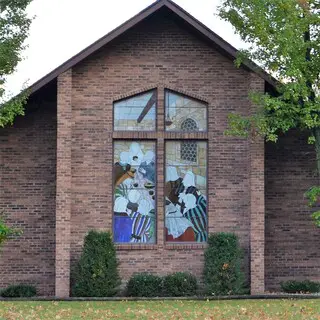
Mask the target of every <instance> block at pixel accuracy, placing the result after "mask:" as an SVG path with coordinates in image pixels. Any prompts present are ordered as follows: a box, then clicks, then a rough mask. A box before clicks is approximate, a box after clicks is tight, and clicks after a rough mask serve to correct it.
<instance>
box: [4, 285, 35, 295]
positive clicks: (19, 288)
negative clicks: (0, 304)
mask: <svg viewBox="0 0 320 320" xmlns="http://www.w3.org/2000/svg"><path fill="white" fill-rule="evenodd" d="M36 295H37V289H36V288H35V287H34V286H31V285H26V284H19V285H12V286H9V287H7V288H5V289H3V290H2V291H1V296H2V297H4V298H30V297H34V296H36Z"/></svg>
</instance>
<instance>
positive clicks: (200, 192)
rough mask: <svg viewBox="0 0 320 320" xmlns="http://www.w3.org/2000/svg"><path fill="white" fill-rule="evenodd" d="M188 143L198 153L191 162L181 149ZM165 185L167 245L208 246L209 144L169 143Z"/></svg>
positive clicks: (195, 142)
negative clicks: (183, 243) (203, 244)
mask: <svg viewBox="0 0 320 320" xmlns="http://www.w3.org/2000/svg"><path fill="white" fill-rule="evenodd" d="M185 143H192V144H194V146H195V148H196V150H197V153H196V154H197V156H196V158H193V159H192V161H190V158H189V159H187V160H186V159H184V158H183V156H182V153H181V149H182V148H183V145H184V144H185ZM193 160H194V161H193ZM165 181H166V182H165V227H166V241H168V242H206V241H207V238H208V231H207V229H208V216H207V198H206V193H207V143H206V142H203V141H170V142H167V143H166V174H165Z"/></svg>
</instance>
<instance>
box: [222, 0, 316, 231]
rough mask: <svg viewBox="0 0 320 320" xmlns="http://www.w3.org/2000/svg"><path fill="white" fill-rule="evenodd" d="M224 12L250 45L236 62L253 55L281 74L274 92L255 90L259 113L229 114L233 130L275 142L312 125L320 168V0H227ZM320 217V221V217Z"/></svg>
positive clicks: (311, 132) (261, 63)
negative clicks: (247, 114) (249, 114)
mask: <svg viewBox="0 0 320 320" xmlns="http://www.w3.org/2000/svg"><path fill="white" fill-rule="evenodd" d="M219 16H220V17H221V18H222V19H224V20H226V21H229V22H230V23H231V24H232V25H233V27H234V28H235V30H236V32H237V33H238V34H239V35H240V37H241V39H242V40H244V41H245V42H247V43H248V44H249V45H250V47H249V49H248V50H244V51H241V53H240V54H239V57H238V59H237V61H236V62H237V65H238V66H239V65H240V64H241V63H243V62H244V60H246V59H248V58H249V59H251V60H253V61H255V62H257V63H258V64H259V66H261V67H262V68H263V69H264V70H266V71H268V72H270V73H271V74H273V75H274V77H275V78H276V79H277V80H278V83H277V84H276V94H275V95H270V94H268V93H266V94H258V93H252V95H251V98H252V99H253V101H254V102H255V103H256V105H257V106H258V108H257V112H256V114H254V115H252V116H249V117H242V116H241V115H235V114H233V115H230V130H229V133H230V134H235V135H242V136H248V135H249V134H252V133H254V134H260V135H262V136H264V137H266V140H267V141H273V142H276V141H277V139H278V135H279V134H281V133H285V132H287V131H289V130H290V129H298V130H301V131H307V132H309V133H310V135H309V143H314V145H315V150H316V154H317V157H316V163H317V170H318V174H319V173H320V3H319V0H281V1H280V0H223V1H222V3H221V6H220V8H219ZM314 217H316V216H315V215H314ZM315 221H316V222H317V224H318V226H320V221H319V219H315Z"/></svg>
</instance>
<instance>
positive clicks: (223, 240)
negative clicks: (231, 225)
mask: <svg viewBox="0 0 320 320" xmlns="http://www.w3.org/2000/svg"><path fill="white" fill-rule="evenodd" d="M241 263H242V251H241V249H240V246H239V242H238V238H237V236H236V235H235V234H233V233H223V232H221V233H216V234H211V235H210V236H209V239H208V247H207V249H206V250H205V264H204V281H205V286H206V287H205V289H206V294H208V295H232V294H243V293H245V291H246V290H245V288H244V274H243V272H242V271H241Z"/></svg>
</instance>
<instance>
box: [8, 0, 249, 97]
mask: <svg viewBox="0 0 320 320" xmlns="http://www.w3.org/2000/svg"><path fill="white" fill-rule="evenodd" d="M153 2H154V0H33V2H32V3H31V4H30V5H29V7H28V9H27V12H28V14H29V15H30V16H32V17H34V20H33V22H32V25H31V28H30V34H29V37H28V39H27V42H26V44H27V45H28V47H27V49H26V50H25V51H24V53H23V55H24V60H23V61H22V62H20V64H19V65H18V67H17V70H16V72H15V73H14V74H13V75H11V76H10V77H9V78H8V80H7V84H6V90H7V91H8V92H10V93H11V94H17V93H18V92H19V91H20V90H21V89H22V87H23V85H24V84H25V85H27V86H29V85H32V84H33V83H34V82H36V81H37V80H39V79H41V78H42V77H43V76H45V75H46V74H47V73H49V72H50V71H52V70H53V69H55V68H56V67H58V66H59V65H60V64H62V63H63V62H65V61H66V60H68V59H69V58H71V57H72V56H73V55H75V54H77V53H78V52H80V51H81V50H83V49H84V48H85V47H87V46H88V45H90V44H91V43H93V42H94V41H96V40H97V39H99V38H100V37H102V36H104V35H105V34H106V33H108V32H110V31H112V30H113V29H114V28H116V27H117V26H119V25H120V24H122V23H123V22H125V21H126V20H128V19H130V18H131V17H132V16H134V15H135V14H137V13H139V12H140V11H141V10H143V9H144V8H145V7H147V6H149V5H150V4H152V3H153ZM174 2H176V3H177V4H178V5H179V6H181V7H182V8H183V9H185V10H186V11H188V12H189V13H190V14H191V15H193V16H194V17H195V18H197V19H198V20H199V21H201V22H202V23H203V24H205V25H206V26H207V27H209V28H210V29H211V30H213V31H214V32H216V33H217V34H218V35H219V36H221V37H222V38H224V39H225V40H226V41H228V42H229V43H231V44H232V45H233V46H234V47H236V48H238V49H239V48H242V47H243V46H244V45H243V43H242V42H241V40H240V38H239V37H238V36H236V35H235V34H234V31H233V29H232V27H231V25H229V24H228V23H227V22H224V21H221V20H220V19H219V18H218V17H217V16H216V15H215V14H216V12H217V6H218V5H219V4H220V3H221V0H174Z"/></svg>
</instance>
